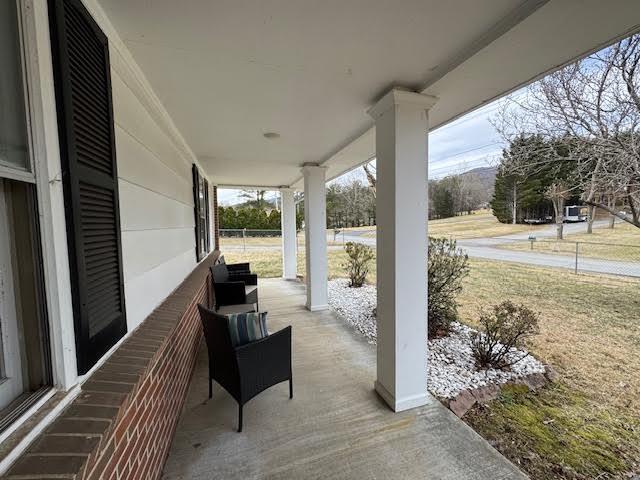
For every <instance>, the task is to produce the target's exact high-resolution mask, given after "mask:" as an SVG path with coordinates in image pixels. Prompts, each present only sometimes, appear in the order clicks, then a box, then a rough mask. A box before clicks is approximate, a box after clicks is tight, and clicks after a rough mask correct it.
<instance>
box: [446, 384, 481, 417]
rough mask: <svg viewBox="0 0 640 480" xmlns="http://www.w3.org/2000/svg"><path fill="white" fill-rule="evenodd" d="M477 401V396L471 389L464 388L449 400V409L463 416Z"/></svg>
mask: <svg viewBox="0 0 640 480" xmlns="http://www.w3.org/2000/svg"><path fill="white" fill-rule="evenodd" d="M475 403H476V398H475V397H474V396H473V393H471V391H469V390H464V391H462V392H460V393H459V394H458V396H457V397H456V398H454V399H453V400H451V401H450V402H449V409H451V411H452V412H453V413H455V414H456V415H457V416H458V417H460V418H462V417H463V416H464V414H465V413H467V412H468V411H469V409H470V408H471V407H473V406H474V405H475Z"/></svg>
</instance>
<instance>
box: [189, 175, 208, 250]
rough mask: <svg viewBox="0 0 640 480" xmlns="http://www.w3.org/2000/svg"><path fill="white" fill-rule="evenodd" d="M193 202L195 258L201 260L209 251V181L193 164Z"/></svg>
mask: <svg viewBox="0 0 640 480" xmlns="http://www.w3.org/2000/svg"><path fill="white" fill-rule="evenodd" d="M193 204H194V213H195V221H196V227H195V231H196V258H197V259H198V261H200V260H202V259H203V258H204V257H206V256H207V254H208V253H209V252H210V251H211V235H210V229H209V183H208V182H207V181H206V180H205V179H204V177H203V176H202V174H201V173H200V171H199V170H198V167H197V166H196V165H195V164H194V165H193Z"/></svg>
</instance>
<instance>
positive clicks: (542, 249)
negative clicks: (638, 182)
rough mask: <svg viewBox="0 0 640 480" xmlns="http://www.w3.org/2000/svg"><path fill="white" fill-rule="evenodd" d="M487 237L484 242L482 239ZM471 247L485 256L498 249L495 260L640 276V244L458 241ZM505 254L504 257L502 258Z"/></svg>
mask: <svg viewBox="0 0 640 480" xmlns="http://www.w3.org/2000/svg"><path fill="white" fill-rule="evenodd" d="M483 240H484V241H483ZM459 243H462V245H463V246H464V245H465V244H468V243H471V245H470V246H469V254H470V256H474V254H478V256H483V255H482V254H483V253H485V254H486V253H487V252H486V251H480V250H482V249H484V250H487V249H491V250H499V251H501V253H502V254H501V255H500V256H495V257H493V256H492V257H488V256H487V257H488V258H495V259H496V260H507V261H518V262H521V263H529V264H532V265H538V266H547V267H559V268H565V269H570V270H572V271H573V272H574V273H580V272H583V273H601V274H609V275H624V276H630V277H639V278H640V246H638V245H625V244H617V243H603V242H584V241H572V240H555V239H551V238H535V237H531V238H529V239H528V240H510V239H505V238H493V239H482V240H478V241H476V242H469V241H466V242H465V241H463V242H459ZM500 257H502V258H500Z"/></svg>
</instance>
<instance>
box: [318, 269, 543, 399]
mask: <svg viewBox="0 0 640 480" xmlns="http://www.w3.org/2000/svg"><path fill="white" fill-rule="evenodd" d="M376 301H377V292H376V287H374V286H373V285H364V286H362V287H360V288H351V287H349V281H348V280H345V279H337V280H331V281H330V282H329V304H330V305H331V307H332V308H333V309H334V310H335V311H336V313H338V315H339V316H340V317H342V318H343V319H344V320H345V321H346V322H347V323H348V324H349V325H351V326H352V327H354V328H355V329H356V330H357V331H358V332H360V333H362V334H363V335H364V336H365V337H366V338H367V339H368V340H369V342H370V343H375V342H376V333H377V329H376V318H375V315H374V311H375V308H376ZM474 333H475V330H474V329H472V328H470V327H467V326H466V325H462V324H460V323H457V322H454V323H453V324H452V326H451V331H450V333H449V335H447V336H444V337H439V338H435V339H433V340H429V342H428V348H427V358H426V359H425V360H426V362H427V365H428V372H427V387H428V389H429V391H430V392H431V393H432V394H433V395H435V396H436V397H438V398H440V399H443V400H451V399H456V398H457V397H458V396H459V395H460V393H461V392H464V391H467V390H469V391H476V390H479V389H482V388H483V387H487V386H495V385H502V384H505V383H507V382H513V383H517V384H522V383H523V382H524V379H526V378H527V377H529V376H531V375H533V374H539V375H540V376H542V378H543V379H544V373H545V366H544V365H543V364H542V363H541V362H539V361H538V360H536V359H535V358H534V357H533V356H531V355H527V356H525V357H524V358H522V357H523V353H524V352H523V351H520V350H515V349H514V350H512V351H511V352H509V354H508V357H511V358H513V359H518V358H521V360H520V361H518V362H516V363H515V364H514V365H512V366H511V368H510V369H509V370H498V369H493V368H487V369H478V368H477V367H476V364H475V359H474V357H473V353H472V350H471V339H472V337H473V334H474ZM425 341H426V340H425ZM531 382H532V385H535V386H532V387H531V388H539V386H538V385H539V384H540V378H539V377H537V378H536V379H533V380H531ZM545 382H546V381H545ZM494 393H495V389H489V390H487V391H482V392H479V393H477V395H480V396H481V397H482V398H483V400H480V403H482V402H487V401H490V400H488V399H489V398H490V397H491V395H493V394H494ZM470 395H471V397H472V398H473V399H474V402H475V397H474V396H473V394H470ZM496 395H497V393H496ZM494 398H495V397H494ZM472 405H473V404H472Z"/></svg>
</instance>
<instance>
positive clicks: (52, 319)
mask: <svg viewBox="0 0 640 480" xmlns="http://www.w3.org/2000/svg"><path fill="white" fill-rule="evenodd" d="M16 1H17V2H18V10H19V12H20V17H21V29H22V39H21V43H22V50H23V61H24V68H25V77H26V91H27V99H28V109H27V110H28V122H29V123H28V125H29V130H30V132H29V135H30V156H31V162H32V169H33V171H34V174H35V183H36V190H37V196H38V211H39V222H40V232H41V243H42V257H43V267H44V268H43V269H44V281H45V291H46V304H47V317H48V322H49V338H50V344H51V367H52V374H53V385H54V387H55V388H57V389H60V390H69V389H70V388H71V387H73V386H74V385H75V384H76V383H77V382H78V370H77V363H76V347H75V333H74V332H75V330H74V320H73V306H72V301H71V282H70V272H69V254H68V250H67V232H66V220H65V209H64V192H63V186H62V168H61V162H60V146H59V139H58V121H57V112H56V101H55V90H54V83H53V66H52V58H51V39H50V35H49V17H48V9H47V2H46V0H16Z"/></svg>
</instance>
